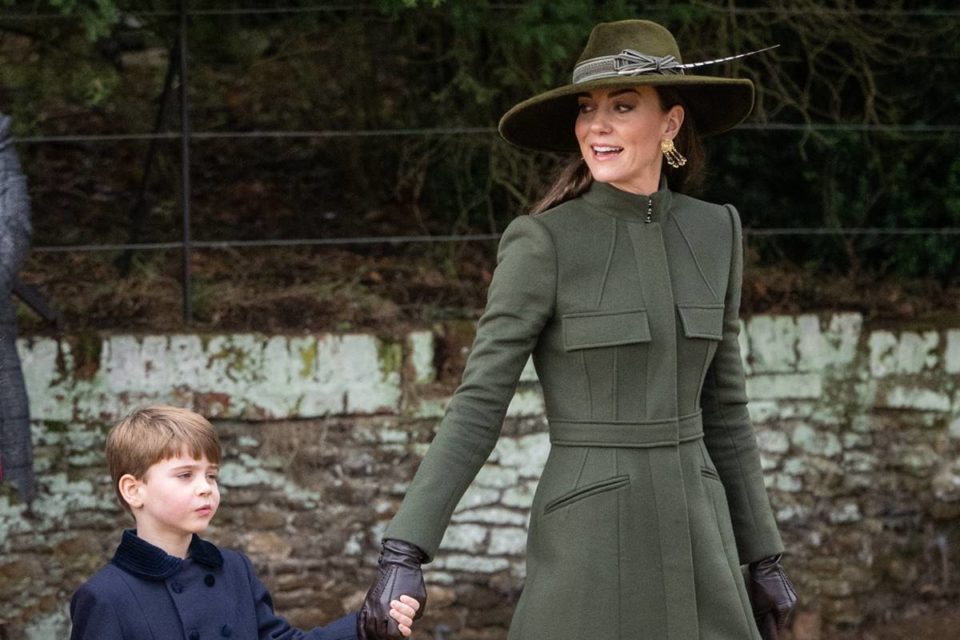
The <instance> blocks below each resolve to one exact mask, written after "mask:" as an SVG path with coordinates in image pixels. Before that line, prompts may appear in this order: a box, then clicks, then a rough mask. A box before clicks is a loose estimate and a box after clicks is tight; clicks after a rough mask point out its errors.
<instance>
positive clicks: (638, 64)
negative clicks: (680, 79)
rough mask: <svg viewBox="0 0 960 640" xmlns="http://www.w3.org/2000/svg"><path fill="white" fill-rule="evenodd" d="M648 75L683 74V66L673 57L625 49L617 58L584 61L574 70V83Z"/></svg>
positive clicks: (601, 57)
mask: <svg viewBox="0 0 960 640" xmlns="http://www.w3.org/2000/svg"><path fill="white" fill-rule="evenodd" d="M647 73H657V74H660V75H666V74H681V73H683V65H681V64H680V62H679V61H678V60H677V59H676V58H675V57H673V56H649V55H647V54H645V53H640V52H639V51H637V50H636V49H624V50H623V51H621V52H620V53H619V54H617V55H615V56H600V57H599V58H590V59H589V60H584V61H583V62H581V63H580V64H578V65H577V66H576V67H575V68H574V70H573V82H574V84H577V83H580V82H587V81H589V80H596V79H598V78H614V77H617V76H638V75H642V74H647Z"/></svg>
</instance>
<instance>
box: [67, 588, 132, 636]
mask: <svg viewBox="0 0 960 640" xmlns="http://www.w3.org/2000/svg"><path fill="white" fill-rule="evenodd" d="M113 605H114V603H113V601H112V598H109V597H107V596H106V594H102V593H99V592H98V591H97V590H96V589H94V588H92V587H91V586H90V585H89V584H84V585H81V587H80V588H79V589H77V591H76V593H74V594H73V598H71V599H70V622H71V629H70V640H123V632H122V631H121V628H120V618H119V616H118V615H117V612H116V610H115V609H114V608H113Z"/></svg>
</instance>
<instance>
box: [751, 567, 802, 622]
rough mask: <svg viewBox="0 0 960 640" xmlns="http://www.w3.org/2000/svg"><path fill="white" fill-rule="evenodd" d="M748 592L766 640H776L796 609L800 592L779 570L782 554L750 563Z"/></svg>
mask: <svg viewBox="0 0 960 640" xmlns="http://www.w3.org/2000/svg"><path fill="white" fill-rule="evenodd" d="M749 572H750V584H748V585H747V592H748V594H749V595H750V604H751V605H752V606H753V617H754V618H755V619H756V621H757V628H758V629H759V630H760V635H761V637H762V638H763V640H776V639H777V638H778V637H779V634H780V632H781V631H782V630H783V628H784V627H785V626H786V625H787V623H788V622H789V621H790V615H791V614H792V613H793V610H794V608H795V607H796V606H797V592H796V591H795V590H794V588H793V584H791V582H790V580H789V578H787V575H786V574H785V573H784V572H783V568H782V567H781V566H780V554H777V555H775V556H770V557H769V558H764V559H763V560H760V561H758V562H751V563H750V566H749Z"/></svg>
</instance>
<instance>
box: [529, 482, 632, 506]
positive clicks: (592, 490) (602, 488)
mask: <svg viewBox="0 0 960 640" xmlns="http://www.w3.org/2000/svg"><path fill="white" fill-rule="evenodd" d="M629 484H630V476H614V477H613V478H607V479H605V480H600V481H599V482H593V483H590V484H587V485H584V486H582V487H578V488H576V489H574V490H573V491H570V492H569V493H565V494H563V495H562V496H560V497H559V498H554V499H553V500H551V501H550V502H548V503H547V504H546V506H544V507H543V514H544V515H546V514H548V513H551V512H553V511H556V510H557V509H562V508H563V507H568V506H570V505H571V504H573V503H575V502H579V501H581V500H584V499H586V498H591V497H593V496H596V495H599V494H601V493H607V492H608V491H616V490H617V489H622V488H623V487H626V486H627V485H629Z"/></svg>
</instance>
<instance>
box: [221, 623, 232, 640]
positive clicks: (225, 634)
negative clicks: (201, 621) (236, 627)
mask: <svg viewBox="0 0 960 640" xmlns="http://www.w3.org/2000/svg"><path fill="white" fill-rule="evenodd" d="M220 635H222V636H223V637H224V638H229V637H230V636H232V635H233V629H231V628H230V625H228V624H225V625H223V626H222V627H220Z"/></svg>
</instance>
